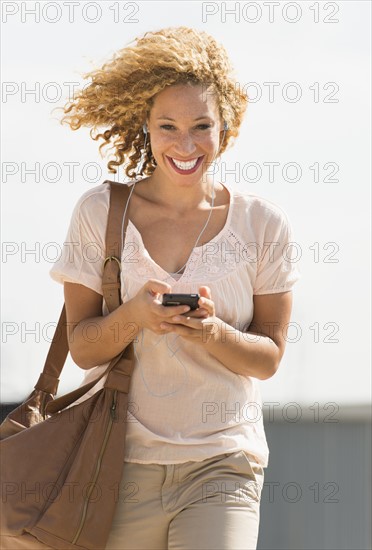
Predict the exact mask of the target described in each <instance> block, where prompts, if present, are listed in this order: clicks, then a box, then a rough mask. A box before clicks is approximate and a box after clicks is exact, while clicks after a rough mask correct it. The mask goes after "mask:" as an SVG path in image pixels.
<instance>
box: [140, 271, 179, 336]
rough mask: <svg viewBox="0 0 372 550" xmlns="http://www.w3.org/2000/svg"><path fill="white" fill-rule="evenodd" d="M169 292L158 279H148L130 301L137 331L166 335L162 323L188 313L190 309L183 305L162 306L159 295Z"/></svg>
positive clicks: (170, 289) (167, 287)
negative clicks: (150, 331)
mask: <svg viewBox="0 0 372 550" xmlns="http://www.w3.org/2000/svg"><path fill="white" fill-rule="evenodd" d="M170 292H172V288H171V286H170V285H168V284H167V283H164V282H163V281H159V280H158V279H150V280H149V281H147V283H146V284H145V285H143V287H142V288H141V289H140V290H139V291H138V293H137V294H136V296H135V297H134V298H133V299H132V300H130V307H131V311H132V317H133V321H134V322H135V324H136V325H137V327H138V329H142V328H148V329H150V330H152V331H153V332H155V333H156V334H166V333H167V332H168V331H167V330H164V329H162V328H161V326H160V325H161V323H162V322H164V321H167V322H170V319H171V318H172V317H174V316H175V315H182V314H184V313H186V312H190V307H189V306H185V305H181V306H171V307H170V306H163V305H162V303H161V300H160V298H161V295H162V294H164V293H170Z"/></svg>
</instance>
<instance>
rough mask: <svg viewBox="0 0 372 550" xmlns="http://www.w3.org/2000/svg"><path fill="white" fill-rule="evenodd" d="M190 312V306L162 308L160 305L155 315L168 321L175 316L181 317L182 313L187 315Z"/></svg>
mask: <svg viewBox="0 0 372 550" xmlns="http://www.w3.org/2000/svg"><path fill="white" fill-rule="evenodd" d="M189 311H190V306H186V305H184V304H183V305H180V306H163V305H160V306H159V308H158V309H157V313H158V314H159V315H161V316H162V317H166V318H167V319H169V318H170V317H174V316H175V315H182V314H183V313H188V312H189Z"/></svg>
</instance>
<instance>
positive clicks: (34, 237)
mask: <svg viewBox="0 0 372 550" xmlns="http://www.w3.org/2000/svg"><path fill="white" fill-rule="evenodd" d="M1 9H2V38H1V40H2V103H1V110H2V127H1V130H2V140H1V142H2V146H1V147H2V150H1V153H2V165H1V167H2V186H1V199H2V207H1V208H2V225H1V230H2V264H1V268H2V287H1V322H2V367H1V401H2V402H12V401H17V400H21V399H23V398H24V397H25V396H26V395H27V394H28V393H29V392H30V391H31V389H32V387H33V385H34V384H35V382H36V380H37V377H38V374H39V372H40V371H41V369H42V366H43V363H44V359H45V356H46V353H47V351H48V347H49V341H50V338H51V337H52V333H53V331H52V328H53V323H55V322H56V321H57V319H58V316H59V312H60V309H61V307H62V304H63V288H62V286H61V285H59V284H58V283H56V282H54V281H53V280H52V279H51V278H50V276H49V270H50V268H51V267H52V265H53V262H54V261H55V260H56V257H57V255H58V251H59V250H60V248H61V246H62V244H63V241H64V238H65V236H66V232H67V228H68V224H69V220H70V217H71V214H72V210H73V208H74V205H75V203H76V201H77V200H78V198H79V197H80V196H81V195H82V194H83V193H84V192H85V191H86V190H88V189H89V188H91V187H94V186H96V185H98V184H99V183H101V182H103V181H104V180H105V179H107V178H108V177H109V178H112V176H111V175H110V174H109V173H108V172H107V168H106V162H107V160H106V161H105V159H103V158H101V157H100V155H99V153H98V145H97V143H96V142H94V141H92V140H91V139H90V138H89V135H88V130H87V129H82V130H79V131H77V132H72V131H71V130H70V129H69V128H68V127H67V126H61V125H60V124H59V120H58V116H59V112H58V111H53V109H55V108H56V107H62V106H63V105H64V103H65V101H66V100H67V99H68V97H69V93H70V92H71V90H73V89H75V88H76V87H78V86H80V85H81V84H82V83H83V82H84V80H83V76H82V75H83V74H84V73H86V72H89V71H90V70H92V69H94V68H97V67H99V66H101V65H102V64H103V63H104V62H105V61H106V60H107V59H109V58H110V57H111V56H112V55H113V54H114V52H115V51H117V50H119V49H120V48H123V47H125V46H126V45H127V44H128V43H129V42H130V41H131V40H133V39H134V38H135V37H137V36H141V35H142V34H143V33H144V32H146V31H149V30H158V29H160V28H163V27H168V26H180V25H184V26H189V27H193V28H196V29H200V30H205V31H207V32H208V33H210V34H212V35H213V36H214V37H215V38H216V39H217V40H218V41H219V42H221V43H222V44H223V45H224V46H225V48H226V49H227V51H228V53H229V55H230V58H231V60H232V62H233V65H234V67H235V71H236V75H237V80H238V82H239V83H240V84H241V85H242V87H243V88H244V90H246V92H247V94H248V97H249V99H250V102H249V105H248V109H247V112H246V115H245V119H244V122H243V124H242V127H241V131H240V135H239V137H238V139H237V140H236V142H235V144H234V146H233V147H232V148H230V149H229V150H228V151H227V152H226V153H225V154H224V155H223V158H222V162H221V172H220V178H221V179H220V181H221V182H223V181H224V179H223V178H225V179H226V182H227V183H229V184H230V186H231V187H232V188H234V189H237V190H242V191H248V192H250V193H253V194H256V195H259V196H262V197H265V198H267V199H269V200H271V201H273V202H274V203H276V204H278V205H279V206H280V207H281V208H283V209H284V210H285V212H286V213H287V215H288V217H289V220H290V222H291V225H292V228H293V231H294V237H295V241H296V243H298V245H299V250H300V258H299V264H298V265H299V269H300V271H301V275H302V276H301V279H300V281H299V282H298V283H296V285H295V286H294V289H293V295H294V301H293V310H292V317H291V323H292V324H291V329H290V332H289V337H288V341H287V346H286V351H285V356H284V357H283V359H282V362H281V366H280V368H279V370H278V372H277V373H276V374H275V376H274V377H272V378H271V379H269V380H266V381H263V382H261V383H260V386H261V393H262V398H263V402H264V403H272V402H277V403H280V404H281V406H285V404H288V403H298V404H299V405H300V406H301V407H302V408H303V410H304V411H305V412H307V413H308V414H310V415H311V414H312V412H311V411H313V410H314V404H315V403H318V405H317V406H318V407H320V409H321V410H322V411H323V415H325V414H326V412H327V410H329V407H330V405H329V404H330V403H331V404H332V403H333V404H335V405H334V406H335V407H336V406H337V407H342V406H346V405H360V404H365V403H368V402H369V401H370V387H371V380H370V331H371V327H370V307H369V303H370V285H369V281H370V247H371V243H370V146H371V142H370V95H371V90H370V76H371V75H370V54H369V51H370V23H369V22H370V10H371V6H370V3H369V2H364V1H361V2H359V1H357V2H343V1H342V2H297V3H296V2H240V3H235V2H222V3H221V2H199V1H192V2H182V1H181V2H157V1H155V2H114V1H112V2H111V1H105V2H79V3H77V2H60V3H56V2H2V3H1ZM82 376H83V371H82V370H81V369H79V367H77V366H76V365H75V364H74V363H73V362H72V360H71V359H69V360H68V362H67V364H66V367H65V369H64V371H63V375H62V380H61V384H60V392H61V393H64V392H65V391H68V390H70V389H72V388H73V387H75V386H76V385H77V384H79V383H80V381H81V379H82ZM331 407H332V405H331Z"/></svg>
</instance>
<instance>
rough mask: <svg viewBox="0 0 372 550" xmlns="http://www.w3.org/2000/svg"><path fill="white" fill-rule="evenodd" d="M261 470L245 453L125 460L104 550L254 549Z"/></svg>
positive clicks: (261, 477)
mask: <svg viewBox="0 0 372 550" xmlns="http://www.w3.org/2000/svg"><path fill="white" fill-rule="evenodd" d="M263 481H264V471H263V468H262V467H261V466H260V465H258V464H257V463H255V462H254V460H253V459H252V458H251V457H250V456H249V455H247V454H246V453H245V452H244V451H238V452H235V453H228V454H222V455H218V456H215V457H213V458H209V459H207V460H204V461H202V462H185V463H183V464H169V465H162V464H137V463H132V462H125V464H124V472H123V478H122V480H121V483H120V485H119V486H118V488H117V508H116V511H115V516H114V520H113V524H112V528H111V532H110V536H109V539H108V543H107V545H106V550H199V549H200V550H201V549H203V550H254V549H256V545H257V537H258V529H259V510H260V498H261V491H262V486H263Z"/></svg>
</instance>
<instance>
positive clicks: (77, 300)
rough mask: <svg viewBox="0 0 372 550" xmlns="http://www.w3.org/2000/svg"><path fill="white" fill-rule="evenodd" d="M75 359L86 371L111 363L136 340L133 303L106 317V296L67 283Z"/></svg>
mask: <svg viewBox="0 0 372 550" xmlns="http://www.w3.org/2000/svg"><path fill="white" fill-rule="evenodd" d="M64 294H65V304H66V316H67V330H68V341H69V348H70V353H71V357H72V358H73V360H74V361H75V363H76V364H77V365H79V367H81V368H82V369H90V368H92V367H95V366H96V365H101V364H103V363H106V362H107V361H110V360H111V359H112V358H113V357H115V356H116V355H118V353H120V352H121V351H122V350H123V349H125V348H126V347H127V346H128V344H129V343H130V342H131V341H132V340H134V338H135V337H136V335H137V333H138V330H139V327H138V326H137V325H136V323H135V321H134V319H133V313H132V305H133V303H132V300H129V301H128V302H126V303H124V304H122V305H120V306H119V307H118V308H117V309H116V310H114V311H113V312H112V313H109V314H108V315H107V316H105V317H103V316H102V300H103V298H102V296H101V294H98V293H97V292H95V291H94V290H91V289H90V288H87V287H86V286H84V285H80V284H75V283H64Z"/></svg>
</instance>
